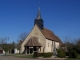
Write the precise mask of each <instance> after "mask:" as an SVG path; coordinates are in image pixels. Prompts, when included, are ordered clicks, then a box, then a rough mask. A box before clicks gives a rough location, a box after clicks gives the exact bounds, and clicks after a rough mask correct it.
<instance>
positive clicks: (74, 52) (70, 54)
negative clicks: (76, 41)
mask: <svg viewBox="0 0 80 60" xmlns="http://www.w3.org/2000/svg"><path fill="white" fill-rule="evenodd" d="M77 57H78V53H77V52H76V51H75V50H71V51H70V52H69V58H77Z"/></svg>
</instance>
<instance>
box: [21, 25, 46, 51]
mask: <svg viewBox="0 0 80 60" xmlns="http://www.w3.org/2000/svg"><path fill="white" fill-rule="evenodd" d="M31 37H37V38H38V39H39V40H40V41H39V42H40V43H41V45H42V46H44V45H45V39H46V38H45V36H44V35H43V34H42V32H41V31H40V29H39V28H38V26H37V25H35V26H34V27H33V29H32V30H31V32H30V33H29V34H28V36H27V37H26V39H25V40H24V41H23V43H22V44H21V50H22V51H24V45H25V44H26V43H27V41H28V40H29V39H30V38H31Z"/></svg>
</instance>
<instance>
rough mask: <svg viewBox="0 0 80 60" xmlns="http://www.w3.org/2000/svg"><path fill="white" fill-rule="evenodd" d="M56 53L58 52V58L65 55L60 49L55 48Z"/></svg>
mask: <svg viewBox="0 0 80 60" xmlns="http://www.w3.org/2000/svg"><path fill="white" fill-rule="evenodd" d="M57 53H58V57H60V58H64V57H65V55H66V54H65V53H64V52H63V51H62V50H57Z"/></svg>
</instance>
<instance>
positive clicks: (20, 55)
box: [4, 54, 33, 58]
mask: <svg viewBox="0 0 80 60" xmlns="http://www.w3.org/2000/svg"><path fill="white" fill-rule="evenodd" d="M4 56H14V57H19V58H33V55H26V54H7V55H4Z"/></svg>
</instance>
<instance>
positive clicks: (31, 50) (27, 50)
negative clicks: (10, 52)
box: [25, 46, 41, 54]
mask: <svg viewBox="0 0 80 60" xmlns="http://www.w3.org/2000/svg"><path fill="white" fill-rule="evenodd" d="M40 48H41V47H36V46H35V47H29V46H26V47H25V53H26V54H33V53H34V52H38V50H39V49H40Z"/></svg>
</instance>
